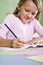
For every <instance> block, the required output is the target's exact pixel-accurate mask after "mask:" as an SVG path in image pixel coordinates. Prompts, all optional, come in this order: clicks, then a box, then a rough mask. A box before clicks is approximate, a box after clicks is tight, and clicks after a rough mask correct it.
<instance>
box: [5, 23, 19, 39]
mask: <svg viewBox="0 0 43 65" xmlns="http://www.w3.org/2000/svg"><path fill="white" fill-rule="evenodd" d="M5 26H6V27H7V29H8V30H9V31H10V32H11V33H12V34H13V35H14V37H16V38H18V37H17V36H16V35H15V33H14V32H13V31H12V30H11V29H10V28H9V27H8V25H7V24H5Z"/></svg>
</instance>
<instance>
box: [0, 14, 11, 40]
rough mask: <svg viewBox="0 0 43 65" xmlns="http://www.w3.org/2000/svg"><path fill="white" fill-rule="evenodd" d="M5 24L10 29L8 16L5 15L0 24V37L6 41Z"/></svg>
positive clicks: (6, 31)
mask: <svg viewBox="0 0 43 65" xmlns="http://www.w3.org/2000/svg"><path fill="white" fill-rule="evenodd" d="M5 24H7V25H8V26H9V27H10V15H7V16H6V17H5V19H4V20H3V23H2V24H0V36H1V37H3V38H4V39H6V36H7V33H8V29H7V27H6V26H5Z"/></svg>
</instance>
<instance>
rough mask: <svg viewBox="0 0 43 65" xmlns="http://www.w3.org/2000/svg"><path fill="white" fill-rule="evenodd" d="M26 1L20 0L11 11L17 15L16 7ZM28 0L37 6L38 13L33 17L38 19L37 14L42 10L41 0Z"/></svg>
mask: <svg viewBox="0 0 43 65" xmlns="http://www.w3.org/2000/svg"><path fill="white" fill-rule="evenodd" d="M26 1H27V0H20V1H19V3H18V6H17V7H16V9H15V11H14V12H13V14H14V15H18V12H19V10H18V7H20V6H22V5H23V4H24V3H25V2H26ZM29 1H33V2H34V3H35V5H36V6H37V8H38V13H37V15H36V17H35V18H36V19H37V20H38V19H39V15H40V13H41V10H42V2H41V0H29Z"/></svg>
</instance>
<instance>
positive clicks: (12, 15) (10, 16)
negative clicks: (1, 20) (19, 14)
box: [6, 14, 16, 18]
mask: <svg viewBox="0 0 43 65" xmlns="http://www.w3.org/2000/svg"><path fill="white" fill-rule="evenodd" d="M6 17H8V18H15V17H16V16H15V15H14V14H7V15H6Z"/></svg>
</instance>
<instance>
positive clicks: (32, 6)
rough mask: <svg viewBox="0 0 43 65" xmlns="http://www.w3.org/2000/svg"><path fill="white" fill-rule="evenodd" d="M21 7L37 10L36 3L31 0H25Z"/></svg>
mask: <svg viewBox="0 0 43 65" xmlns="http://www.w3.org/2000/svg"><path fill="white" fill-rule="evenodd" d="M23 7H25V8H27V9H28V8H30V9H34V10H38V9H37V6H36V4H35V3H34V2H33V1H31V0H27V1H26V2H25V3H24V4H23Z"/></svg>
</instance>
